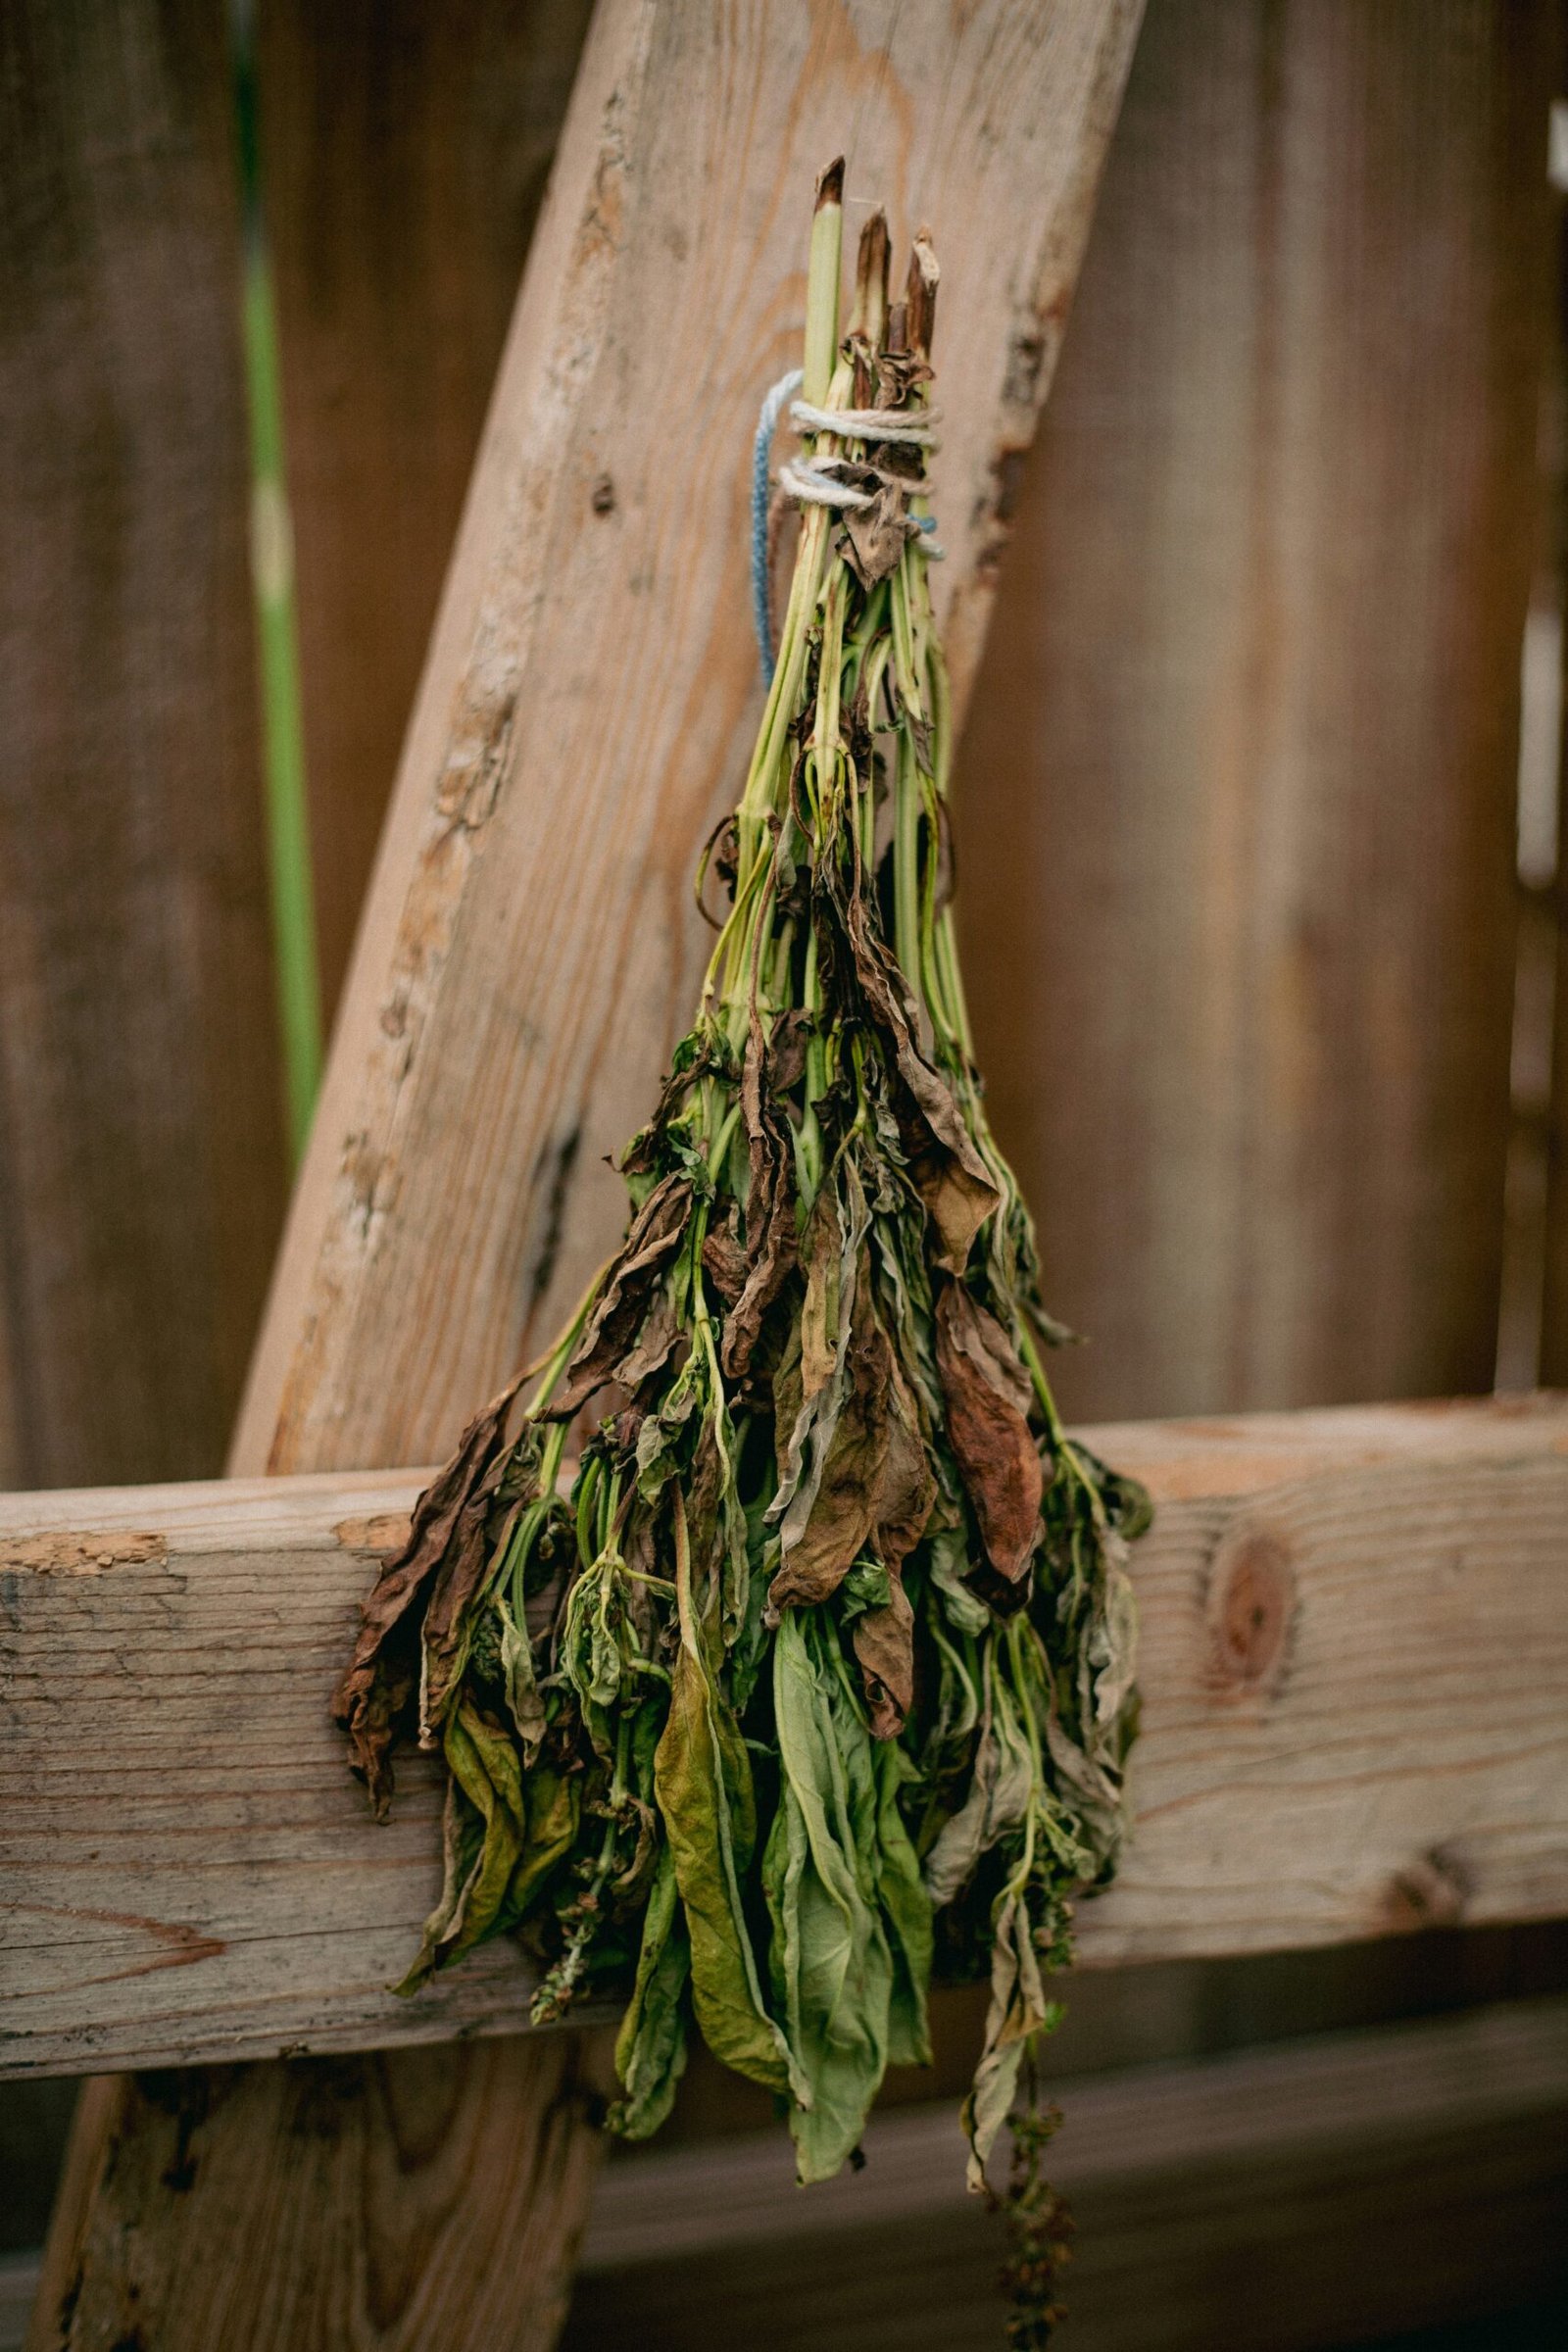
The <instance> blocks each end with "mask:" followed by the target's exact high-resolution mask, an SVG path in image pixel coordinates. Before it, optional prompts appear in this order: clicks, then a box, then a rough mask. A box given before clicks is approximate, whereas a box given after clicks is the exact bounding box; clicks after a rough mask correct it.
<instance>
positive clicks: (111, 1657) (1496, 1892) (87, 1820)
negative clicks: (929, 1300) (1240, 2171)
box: [0, 1397, 1568, 2074]
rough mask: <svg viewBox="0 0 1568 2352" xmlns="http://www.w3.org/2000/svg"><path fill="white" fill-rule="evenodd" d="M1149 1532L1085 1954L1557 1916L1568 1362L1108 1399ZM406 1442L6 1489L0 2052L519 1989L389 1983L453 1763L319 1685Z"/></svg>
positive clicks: (329, 2024)
mask: <svg viewBox="0 0 1568 2352" xmlns="http://www.w3.org/2000/svg"><path fill="white" fill-rule="evenodd" d="M1089 1435H1090V1437H1091V1439H1092V1441H1093V1442H1094V1443H1095V1444H1096V1445H1097V1446H1099V1447H1100V1448H1101V1450H1103V1452H1105V1453H1106V1454H1107V1455H1109V1456H1110V1457H1111V1458H1113V1459H1114V1460H1116V1461H1117V1462H1119V1463H1121V1464H1124V1465H1125V1466H1126V1467H1127V1468H1129V1469H1132V1470H1135V1471H1136V1472H1138V1473H1139V1474H1140V1475H1141V1476H1143V1477H1144V1478H1145V1479H1147V1480H1148V1482H1149V1484H1150V1485H1151V1487H1152V1489H1153V1491H1154V1494H1155V1495H1156V1498H1157V1500H1158V1503H1159V1505H1160V1508H1159V1512H1158V1517H1157V1520H1156V1525H1155V1528H1154V1532H1153V1533H1152V1535H1151V1536H1150V1537H1148V1538H1146V1539H1145V1541H1144V1542H1143V1543H1142V1544H1140V1545H1139V1546H1138V1548H1137V1555H1136V1562H1135V1575H1136V1582H1137V1586H1138V1593H1139V1599H1140V1605H1141V1609H1142V1615H1143V1653H1142V1657H1143V1666H1142V1680H1143V1687H1144V1692H1145V1719H1144V1735H1143V1739H1142V1742H1141V1745H1140V1748H1139V1753H1138V1779H1137V1803H1138V1827H1137V1832H1136V1836H1135V1838H1134V1839H1133V1841H1132V1844H1131V1847H1130V1849H1129V1852H1128V1855H1127V1858H1126V1862H1125V1865H1124V1868H1123V1871H1122V1875H1121V1878H1120V1880H1119V1882H1118V1884H1117V1886H1116V1887H1115V1888H1114V1889H1113V1890H1112V1891H1111V1892H1110V1893H1109V1894H1107V1895H1105V1896H1103V1897H1102V1898H1100V1899H1099V1900H1097V1901H1095V1902H1093V1903H1088V1904H1085V1905H1084V1906H1083V1909H1082V1912H1081V1918H1080V1927H1081V1936H1080V1951H1081V1957H1082V1959H1083V1961H1084V1963H1085V1964H1086V1965H1097V1964H1101V1965H1103V1964H1106V1963H1110V1962H1118V1961H1128V1960H1154V1959H1165V1958H1170V1957H1173V1956H1177V1955H1183V1954H1185V1955H1197V1954H1221V1953H1234V1952H1243V1951H1260V1950H1267V1949H1270V1948H1278V1947H1285V1946H1291V1945H1306V1944H1313V1943H1326V1942H1334V1941H1340V1940H1345V1939H1348V1938H1353V1937H1357V1936H1377V1935H1380V1934H1389V1933H1395V1932H1397V1931H1398V1930H1400V1929H1406V1928H1412V1927H1416V1926H1420V1925H1423V1924H1426V1923H1429V1922H1432V1921H1438V1920H1457V1919H1467V1920H1474V1921H1481V1920H1508V1919H1525V1918H1536V1917H1544V1916H1550V1915H1552V1914H1556V1913H1561V1912H1568V1398H1561V1397H1543V1398H1534V1399H1528V1400H1513V1401H1490V1402H1478V1403H1461V1404H1441V1405H1430V1406H1382V1407H1371V1408H1366V1409H1354V1410H1348V1411H1341V1412H1321V1413H1305V1414H1279V1415H1255V1416H1250V1417H1249V1418H1246V1419H1240V1420H1235V1421H1226V1422H1212V1423H1202V1424H1200V1423H1194V1422H1176V1423H1152V1424H1138V1425H1133V1426H1127V1427H1121V1428H1116V1429H1107V1430H1100V1431H1093V1432H1090V1433H1089ZM417 1483H418V1482H417V1474H411V1473H406V1472H399V1473H395V1474H394V1473H387V1474H379V1475H372V1474H362V1475H359V1476H328V1477H309V1478H290V1479H275V1480H245V1481H241V1480H234V1481H229V1482H223V1483H214V1484H210V1485H204V1486H188V1487H163V1488H135V1489H124V1490H118V1491H105V1492H94V1493H83V1494H52V1495H9V1496H4V1497H0V1595H3V1611H0V1616H3V1626H4V1630H3V1633H0V1644H3V1652H0V1708H3V1739H4V1745H3V1752H0V1888H3V1890H4V1901H5V1906H6V1922H5V1929H4V1943H3V1953H0V1968H3V1975H0V2028H3V2034H4V2038H3V2041H0V2068H3V2071H5V2072H7V2073H11V2074H26V2073H32V2074H50V2073H75V2072H80V2071H82V2070H83V2069H85V2068H89V2067H95V2068H116V2067H129V2066H146V2065H154V2064H181V2063H194V2062H198V2061H207V2060H221V2059H226V2058H241V2057H261V2056H266V2055H270V2054H274V2053H278V2052H290V2051H304V2050H345V2049H356V2048H367V2047H373V2046H379V2045H385V2044H391V2043H396V2042H409V2041H429V2040H439V2039H441V2038H443V2037H451V2036H453V2035H456V2034H467V2033H486V2032H500V2031H504V2030H510V2029H512V2028H515V2026H516V2025H517V2024H518V2022H519V2015H520V2006H521V1996H522V1991H523V1978H522V1973H521V1964H520V1961H519V1960H518V1958H517V1956H516V1954H515V1952H514V1950H513V1949H512V1947H511V1946H510V1945H503V1946H501V1947H499V1948H496V1949H491V1950H488V1951H486V1952H483V1953H481V1954H479V1955H478V1956H477V1957H476V1958H475V1959H474V1960H473V1961H472V1962H470V1963H468V1964H466V1965H465V1966H464V1967H463V1968H461V1969H460V1970H459V1971H458V1972H456V1973H455V1974H454V1975H453V1976H451V1977H450V1978H449V1979H447V1980H445V1981H443V1982H441V1983H439V1984H438V1985H435V1986H434V1987H432V1988H431V1989H430V1990H428V1991H427V1992H425V1993H423V1994H421V1995H420V1996H419V1997H418V1998H417V2000H415V2001H413V2002H404V2001H399V2000H397V1999H395V1998H394V1997H393V1996H392V1995H391V1994H389V1993H388V1992H386V1991H385V1989H384V1986H385V1985H386V1984H387V1982H388V1980H389V1979H390V1978H391V1977H392V1976H393V1975H394V1974H396V1973H397V1972H398V1971H399V1970H400V1969H401V1967H402V1966H403V1964H404V1962H405V1961H406V1959H407V1956H408V1953H409V1951H410V1949H411V1946H412V1942H413V1939H414V1937H415V1935H416V1932H417V1927H418V1923H419V1921H420V1920H421V1918H422V1917H423V1914H424V1912H425V1910H426V1909H427V1907H428V1905H429V1903H430V1901H431V1900H432V1898H433V1895H434V1892H435V1887H436V1883H437V1851H438V1835H437V1815H438V1808H439V1795H440V1791H439V1779H438V1772H437V1768H436V1767H435V1766H434V1764H432V1763H431V1762H429V1761H427V1760H423V1759H419V1758H410V1759H408V1761H407V1762H406V1764H405V1765H404V1767H403V1768H402V1772H401V1785H400V1798H399V1802H398V1804H397V1806H396V1808H395V1811H394V1818H393V1820H392V1823H391V1824H390V1826H389V1827H387V1828H385V1829H378V1828H376V1827H375V1825H374V1824H373V1823H372V1822H371V1821H370V1820H369V1818H368V1814H367V1812H366V1810H365V1806H364V1800H363V1797H362V1794H361V1792H360V1790H359V1789H358V1788H357V1787H356V1786H355V1785H354V1783H353V1782H351V1780H350V1778H349V1776H348V1773H347V1772H346V1770H345V1768H344V1762H343V1756H342V1751H341V1748H340V1745H339V1742H338V1740H337V1736H336V1734H335V1733H334V1731H333V1730H332V1728H331V1725H330V1723H329V1721H328V1719H327V1711H326V1700H327V1693H328V1691H329V1690H330V1688H331V1685H332V1681H333V1679H334V1676H335V1673H336V1670H337V1667H338V1665H339V1662H340V1660H341V1658H342V1655H343V1652H344V1649H345V1646H346V1644H347V1642H348V1640H349V1636H350V1633H351V1630H352V1627H353V1624H354V1621H355V1610H356V1604H357V1602H358V1600H359V1598H360V1595H361V1594H362V1593H363V1592H364V1591H365V1589H366V1587H367V1584H368V1579H369V1576H370V1573H371V1565H372V1559H373V1555H374V1554H375V1552H376V1551H377V1550H378V1549H379V1548H381V1547H383V1546H384V1545H385V1544H388V1543H390V1542H391V1541H393V1540H394V1538H395V1536H396V1535H397V1533H398V1530H399V1525H400V1522H401V1521H402V1519H403V1517H404V1515H405V1514H406V1512H407V1510H408V1507H409V1504H410V1501H411V1500H412V1497H413V1495H414V1492H415V1490H416V1487H417Z"/></svg>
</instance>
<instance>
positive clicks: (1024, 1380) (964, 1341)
mask: <svg viewBox="0 0 1568 2352" xmlns="http://www.w3.org/2000/svg"><path fill="white" fill-rule="evenodd" d="M937 1371H938V1373H939V1375H940V1377H941V1381H942V1392H943V1395H944V1397H946V1398H947V1406H948V1437H949V1440H950V1442H951V1444H952V1446H953V1451H954V1456H955V1458H956V1462H957V1465H958V1468H959V1470H960V1472H961V1473H962V1477H963V1484H964V1489H965V1492H966V1493H967V1495H968V1496H969V1500H970V1501H971V1502H972V1503H973V1505H974V1515H975V1517H976V1519H977V1520H978V1521H979V1523H980V1534H981V1537H982V1538H983V1540H984V1543H985V1547H986V1554H987V1557H988V1558H989V1559H990V1561H991V1565H992V1566H993V1567H994V1568H995V1569H996V1570H997V1572H998V1574H999V1575H1000V1576H1005V1578H1007V1580H1008V1581H1009V1583H1014V1584H1015V1583H1016V1582H1017V1580H1018V1579H1019V1578H1020V1577H1021V1576H1022V1575H1023V1574H1024V1571H1025V1570H1026V1569H1027V1568H1028V1566H1029V1562H1030V1560H1031V1559H1032V1558H1033V1556H1034V1549H1035V1545H1036V1544H1037V1542H1038V1541H1039V1536H1040V1501H1041V1496H1042V1495H1043V1493H1044V1491H1045V1476H1044V1473H1043V1471H1042V1469H1041V1466H1040V1450H1039V1446H1038V1445H1037V1443H1036V1440H1035V1436H1034V1433H1033V1431H1032V1430H1031V1429H1030V1427H1029V1423H1028V1419H1027V1413H1028V1407H1029V1400H1030V1387H1029V1375H1028V1373H1027V1372H1026V1371H1025V1370H1024V1368H1023V1366H1022V1364H1021V1363H1020V1362H1019V1361H1018V1356H1017V1352H1016V1350H1015V1349H1014V1348H1013V1345H1012V1342H1011V1341H1010V1340H1009V1339H1008V1337H1007V1335H1006V1333H1005V1331H1004V1330H1003V1328H1002V1326H1001V1324H1000V1323H999V1322H998V1321H997V1319H996V1317H995V1315H991V1314H988V1313H987V1312H986V1309H985V1308H984V1307H983V1306H980V1305H979V1304H977V1302H976V1301H975V1299H973V1298H972V1297H971V1296H970V1294H969V1292H968V1291H967V1290H966V1289H965V1288H964V1286H963V1284H962V1283H960V1282H945V1283H944V1284H943V1285H942V1289H941V1294H940V1296H939V1298H938V1299H937Z"/></svg>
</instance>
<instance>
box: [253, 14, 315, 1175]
mask: <svg viewBox="0 0 1568 2352" xmlns="http://www.w3.org/2000/svg"><path fill="white" fill-rule="evenodd" d="M230 27H231V39H232V45H233V59H234V119H235V134H236V140H237V144H238V151H239V173H240V203H241V220H242V234H243V244H244V287H243V296H242V318H243V327H244V340H245V393H246V407H247V411H248V414H249V421H250V454H251V576H252V581H253V584H254V591H255V597H256V650H257V667H258V672H259V676H260V684H261V705H262V768H263V781H264V788H265V793H266V808H267V852H268V880H269V889H270V899H271V918H272V954H273V964H274V969H275V973H276V990H277V1018H278V1036H279V1046H280V1051H281V1056H282V1065H283V1098H284V1112H285V1116H286V1119H287V1123H288V1136H289V1144H290V1148H291V1151H292V1152H293V1156H294V1158H295V1159H296V1160H298V1158H299V1156H300V1154H301V1152H303V1151H304V1149H305V1139H306V1137H307V1136H308V1135H309V1133H310V1127H311V1114H312V1112H313V1110H314V1109H315V1107H316V1096H317V1091H318V1089H319V1085H320V1081H321V983H320V972H319V965H318V961H317V950H316V899H315V890H314V885H313V881H312V873H311V829H310V808H309V802H308V799H307V794H306V779H305V732H304V724H303V720H302V717H301V711H300V673H299V641H298V631H297V626H296V615H295V604H294V534H293V527H292V524H291V522H290V519H289V508H288V491H287V483H286V477H285V472H284V463H283V403H282V387H281V383H280V379H279V370H278V351H277V319H276V313H275V309H274V305H273V300H272V278H271V268H270V260H269V257H268V250H267V235H266V226H265V221H264V218H263V212H262V176H261V145H260V130H259V123H258V111H257V93H256V66H255V41H254V21H253V13H252V10H251V8H250V6H249V5H248V4H247V0H238V5H236V6H235V7H234V8H233V10H232V11H231V15H230Z"/></svg>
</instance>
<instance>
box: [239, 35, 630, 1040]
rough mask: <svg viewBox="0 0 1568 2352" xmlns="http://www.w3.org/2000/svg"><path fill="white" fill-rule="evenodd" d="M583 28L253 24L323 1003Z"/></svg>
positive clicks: (412, 684)
mask: <svg viewBox="0 0 1568 2352" xmlns="http://www.w3.org/2000/svg"><path fill="white" fill-rule="evenodd" d="M589 15H590V7H589V0H445V5H443V6H442V7H441V8H440V9H439V10H432V9H430V8H429V7H427V6H425V5H424V4H423V0H337V5H335V6H334V7H332V8H330V9H321V8H317V7H313V6H311V5H310V4H309V0H272V4H271V5H270V6H268V7H266V8H263V9H262V10H260V11H259V13H258V21H257V26H256V37H257V58H256V72H257V82H258V91H259V100H260V106H261V115H262V133H263V143H264V149H265V154H264V165H265V172H264V181H265V189H264V192H265V195H266V200H267V227H268V237H269V243H270V253H271V260H272V273H273V282H274V284H275V286H276V289H277V313H278V332H279V341H280V349H281V361H282V386H283V408H284V424H285V429H286V437H287V445H288V474H289V491H290V498H291V502H292V507H293V514H294V539H295V550H296V565H295V577H296V583H297V598H298V609H299V632H300V687H301V698H302V702H303V706H304V720H305V747H306V768H307V773H308V775H309V779H310V791H311V835H312V843H313V847H314V851H315V861H316V911H317V937H318V943H319V956H320V966H321V991H322V998H323V1002H324V1004H325V1005H326V1006H327V1008H328V1010H330V1008H331V1006H332V1005H334V1004H335V1002H336V999H337V993H338V990H339V987H340V986H341V984H342V979H343V973H344V969H345V967H346V965H347V963H348V957H349V950H350V948H351V946H352V945H353V940H354V929H355V925H356V923H357V922H358V920H359V914H360V907H361V904H362V902H363V900H364V896H365V885H366V881H367V879H368V875H369V871H370V864H371V860H372V858H373V857H374V855H375V844H376V838H377V835H378V834H379V832H380V829H381V818H382V814H383V812H384V810H385V809H386V803H387V797H388V795H389V793H390V792H391V789H392V779H393V776H394V774H395V773H396V771H397V763H398V750H399V747H400V745H401V743H402V740H403V730H404V728H405V726H406V725H407V723H408V716H409V710H410V706H411V705H412V703H413V701H414V693H415V688H416V687H417V684H418V679H419V669H420V665H421V663H422V662H423V660H424V653H425V647H426V644H427V643H428V640H429V635H430V625H431V622H432V621H433V620H434V618H435V609H436V602H437V599H438V598H439V596H440V593H441V581H442V576H443V574H444V573H445V570H446V565H447V558H448V556H449V555H450V554H451V552H452V540H453V535H454V533H455V532H456V530H457V526H458V516H459V515H460V513H461V512H462V507H463V496H464V492H465V490H466V487H467V483H468V475H469V472H470V471H471V469H472V465H473V454H474V451H475V449H476V447H477V446H478V440H479V433H480V429H481V427H482V425H483V423H484V415H485V409H486V407H487V406H488V404H489V399H490V392H491V387H492V385H493V384H494V382H495V374H496V368H497V365H498V363H499V361H500V358H501V352H502V346H503V344H504V343H505V341H506V334H507V322H508V320H509V319H510V318H511V316H512V310H513V305H514V303H515V300H516V293H517V279H518V277H519V275H520V273H521V270H522V266H523V263H524V261H525V259H526V257H527V252H528V243H529V239H530V237H531V236H532V234H533V225H534V220H535V217H536V215H537V213H538V210H539V205H540V201H541V199H542V197H543V195H544V189H545V180H546V176H547V174H548V172H549V169H550V161H551V157H552V155H553V153H554V151H555V145H556V140H557V138H558V136H559V135H560V131H561V124H562V119H563V117H564V114H565V111H566V102H567V99H568V98H569V96H570V93H571V81H572V75H573V73H574V72H575V70H576V64H577V58H578V55H579V53H580V51H581V48H582V42H583V35H584V33H585V31H586V30H587V25H588V19H589Z"/></svg>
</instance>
